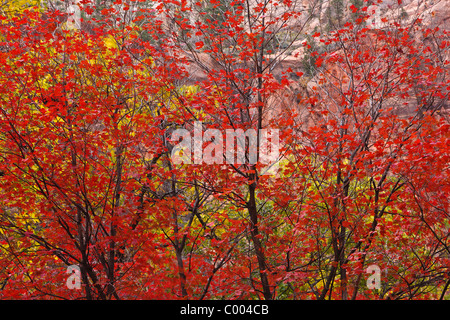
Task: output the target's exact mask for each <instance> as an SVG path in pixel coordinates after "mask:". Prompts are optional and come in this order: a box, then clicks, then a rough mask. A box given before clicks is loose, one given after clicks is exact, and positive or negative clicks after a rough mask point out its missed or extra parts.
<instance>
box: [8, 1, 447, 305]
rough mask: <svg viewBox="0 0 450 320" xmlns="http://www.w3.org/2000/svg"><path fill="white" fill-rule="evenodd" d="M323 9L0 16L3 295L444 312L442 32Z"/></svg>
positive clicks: (348, 9) (245, 7)
mask: <svg viewBox="0 0 450 320" xmlns="http://www.w3.org/2000/svg"><path fill="white" fill-rule="evenodd" d="M322 5H324V4H323V3H315V2H311V3H309V4H306V3H303V2H302V3H300V2H296V1H275V0H263V1H247V0H242V1H241V0H239V1H208V2H196V1H192V2H188V1H181V2H179V1H156V0H155V1H152V2H149V3H145V4H143V3H138V2H129V1H127V2H124V1H116V2H114V5H113V6H105V4H100V3H98V2H90V1H81V2H79V6H80V10H81V11H82V17H83V19H82V21H81V30H67V28H65V27H64V26H63V23H64V19H66V18H65V17H66V14H65V13H61V12H59V11H57V10H54V8H53V7H52V6H48V8H49V9H48V10H46V11H43V10H42V9H39V10H38V9H37V8H35V9H32V8H31V9H28V10H27V11H26V12H25V13H23V14H18V15H17V16H15V17H10V18H9V19H7V18H6V16H5V15H3V16H2V19H1V24H0V39H1V41H2V43H1V48H2V50H1V52H0V60H1V62H2V66H3V67H2V72H1V74H0V82H1V86H0V88H1V89H0V90H1V91H0V97H1V99H2V105H1V106H0V137H1V140H0V156H1V158H0V172H2V176H0V189H1V191H2V192H1V197H2V199H1V200H2V207H1V214H0V250H1V255H2V259H1V260H0V261H1V262H0V296H1V297H4V298H17V297H22V298H58V299H145V298H147V299H187V298H190V299H217V298H222V299H235V298H241V299H367V298H369V299H370V298H388V297H389V298H396V299H404V298H408V299H413V298H444V297H445V296H446V292H447V290H448V286H449V283H450V281H449V280H448V267H449V264H448V261H449V260H448V259H449V253H450V252H449V251H448V221H447V218H448V212H449V210H448V209H449V207H448V206H449V203H448V196H447V195H448V192H449V190H450V189H449V171H448V169H449V168H448V163H449V159H448V156H449V155H448V151H447V146H448V139H449V130H448V129H449V124H448V116H447V115H446V109H445V108H446V103H447V101H448V94H449V93H448V87H449V79H448V63H449V62H448V43H449V42H448V32H446V31H441V30H439V29H430V28H428V27H427V26H426V25H423V24H421V21H420V20H418V19H414V17H410V18H411V20H408V21H405V20H402V21H401V24H400V23H399V20H398V19H397V17H396V16H394V15H392V16H387V17H389V18H390V19H391V17H394V18H392V20H388V19H387V18H383V19H382V24H381V25H372V24H371V23H370V20H369V18H370V17H371V14H372V12H370V11H371V10H369V7H367V6H365V5H363V4H362V3H359V2H358V3H356V4H354V3H346V2H342V3H337V2H333V3H331V5H336V6H337V7H336V8H337V9H339V17H330V18H332V19H331V20H333V19H334V20H336V21H339V23H337V24H335V25H334V26H333V28H332V29H330V30H328V31H327V32H326V33H325V34H324V33H323V31H322V30H320V29H318V28H317V23H318V21H319V19H318V18H316V17H320V16H321V14H322V13H323V12H322V11H323V10H324V9H321V8H322ZM330 8H331V7H330ZM399 8H400V7H399ZM325 9H326V8H325ZM325 11H326V10H325ZM327 12H328V13H330V14H331V13H332V12H333V10H331V9H330V10H328V11H327ZM118 13H120V16H118V15H117V14H118ZM218 17H220V19H219V18H218ZM351 17H353V18H351ZM347 18H348V19H347ZM352 19H353V20H352ZM334 20H333V21H334ZM344 21H348V22H347V23H346V24H344V23H343V22H344ZM408 23H409V24H408ZM319 31H320V32H322V34H321V33H320V32H319ZM302 61H303V62H308V63H307V66H306V67H307V70H306V67H305V63H302ZM227 130H228V131H227ZM266 130H267V131H266ZM239 132H240V133H241V135H239ZM266 138H267V139H266ZM240 143H241V144H240ZM180 146H184V147H185V148H184V149H182V152H181V153H180V152H179V151H180V149H179V147H180ZM227 151H228V152H227ZM236 153H237V155H236ZM180 155H181V156H182V157H184V156H187V158H188V159H191V161H179V159H180V158H179V157H180ZM183 159H186V157H185V158H183ZM267 160H268V161H267ZM268 165H274V168H273V169H276V168H278V170H277V171H276V170H272V171H269V172H266V169H267V166H268ZM372 264H375V265H377V266H378V267H379V268H380V270H381V277H382V281H381V287H380V288H379V289H376V290H377V291H374V290H373V289H370V288H368V287H367V286H366V282H365V281H364V280H365V279H366V277H368V275H367V274H366V273H365V270H366V269H367V267H368V266H369V265H372ZM68 267H69V269H68ZM77 268H78V269H77ZM67 270H69V271H70V270H79V278H80V279H79V280H80V283H81V289H82V290H76V288H75V289H74V287H73V286H71V285H69V286H67V285H66V284H67V281H71V280H72V279H73V278H74V277H77V276H78V273H75V274H73V275H70V274H67V273H66V271H67ZM68 279H69V280H68ZM75 287H76V286H75Z"/></svg>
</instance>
